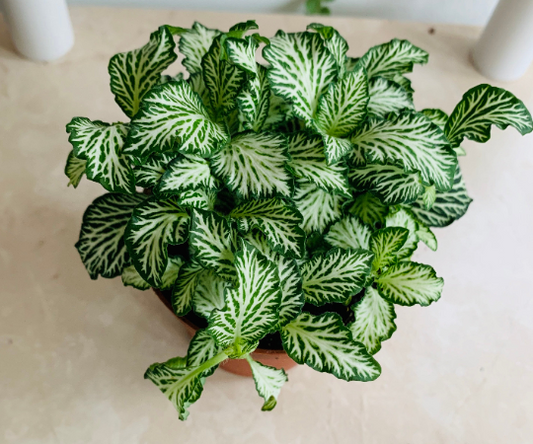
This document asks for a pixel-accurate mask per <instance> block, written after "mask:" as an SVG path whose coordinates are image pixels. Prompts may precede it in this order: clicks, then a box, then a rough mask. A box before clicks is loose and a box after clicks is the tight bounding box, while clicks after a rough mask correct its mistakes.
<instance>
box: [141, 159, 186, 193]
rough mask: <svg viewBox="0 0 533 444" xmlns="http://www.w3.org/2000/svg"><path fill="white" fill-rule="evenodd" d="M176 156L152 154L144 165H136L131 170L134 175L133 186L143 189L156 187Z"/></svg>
mask: <svg viewBox="0 0 533 444" xmlns="http://www.w3.org/2000/svg"><path fill="white" fill-rule="evenodd" d="M175 157H176V154H170V153H163V154H158V153H154V154H152V155H151V156H150V157H149V158H148V160H147V161H146V163H144V164H143V165H136V166H135V169H134V170H133V174H134V175H135V185H136V186H138V187H143V188H153V187H155V186H156V185H157V183H158V182H159V180H160V179H161V176H162V175H163V173H164V172H165V171H166V170H167V166H168V164H169V163H170V161H171V160H172V159H174V158H175Z"/></svg>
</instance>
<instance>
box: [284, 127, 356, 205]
mask: <svg viewBox="0 0 533 444" xmlns="http://www.w3.org/2000/svg"><path fill="white" fill-rule="evenodd" d="M287 137H288V140H289V155H290V157H291V161H290V162H289V166H290V167H291V169H292V170H293V172H294V175H295V176H296V177H297V178H303V179H307V180H309V181H311V182H313V183H314V184H315V185H317V186H319V187H320V188H322V189H324V190H326V191H336V192H338V193H341V194H345V195H348V196H349V195H350V189H349V185H348V180H347V179H346V166H344V165H342V164H341V163H337V164H334V165H328V164H327V163H326V156H325V154H324V144H323V142H322V138H321V137H320V136H317V135H311V134H308V133H306V132H303V131H299V132H296V133H292V134H288V135H287Z"/></svg>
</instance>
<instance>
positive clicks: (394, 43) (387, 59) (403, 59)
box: [359, 39, 428, 78]
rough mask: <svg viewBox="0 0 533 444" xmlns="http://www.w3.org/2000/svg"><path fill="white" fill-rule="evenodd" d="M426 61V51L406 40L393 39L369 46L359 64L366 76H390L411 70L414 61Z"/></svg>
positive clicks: (421, 62) (422, 62)
mask: <svg viewBox="0 0 533 444" xmlns="http://www.w3.org/2000/svg"><path fill="white" fill-rule="evenodd" d="M427 61H428V53H427V52H426V51H424V50H423V49H420V48H418V47H416V46H415V45H413V44H412V43H411V42H409V41H407V40H398V39H393V40H391V41H390V42H388V43H383V44H381V45H377V46H374V47H373V48H370V49H369V50H368V51H367V52H366V54H365V55H364V56H363V57H361V59H360V60H359V64H360V65H362V66H364V67H365V68H366V70H367V72H368V78H371V77H376V76H382V77H386V78H390V76H394V75H396V74H404V73H408V72H411V71H412V70H413V65H414V64H415V63H420V64H424V63H427Z"/></svg>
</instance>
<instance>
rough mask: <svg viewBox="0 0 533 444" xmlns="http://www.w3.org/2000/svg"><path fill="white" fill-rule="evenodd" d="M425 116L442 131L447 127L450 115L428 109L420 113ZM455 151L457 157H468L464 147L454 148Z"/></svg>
mask: <svg viewBox="0 0 533 444" xmlns="http://www.w3.org/2000/svg"><path fill="white" fill-rule="evenodd" d="M420 112H421V113H422V114H424V115H425V116H426V117H427V118H428V119H429V120H431V121H432V122H433V123H434V124H435V125H437V126H438V127H439V128H440V129H441V130H442V131H444V129H445V127H446V122H447V121H448V114H446V113H445V112H444V111H443V110H441V109H438V108H426V109H423V110H422V111H420ZM452 148H453V150H454V151H455V154H456V155H457V156H466V151H465V149H464V148H463V147H462V146H453V145H452Z"/></svg>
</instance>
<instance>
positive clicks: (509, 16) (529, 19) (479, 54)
mask: <svg viewBox="0 0 533 444" xmlns="http://www.w3.org/2000/svg"><path fill="white" fill-rule="evenodd" d="M472 59H473V61H474V65H475V67H476V68H477V69H478V71H479V72H480V73H481V74H483V75H484V76H486V77H489V78H491V79H494V80H502V81H509V80H516V79H518V78H520V77H522V75H524V74H525V72H526V71H527V69H528V67H529V65H530V64H531V61H532V60H533V0H500V2H499V3H498V6H496V9H495V10H494V13H493V14H492V17H491V19H490V20H489V23H488V25H487V27H486V28H485V30H484V31H483V34H482V35H481V38H480V39H479V41H478V42H477V45H476V46H475V48H474V50H473V52H472Z"/></svg>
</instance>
